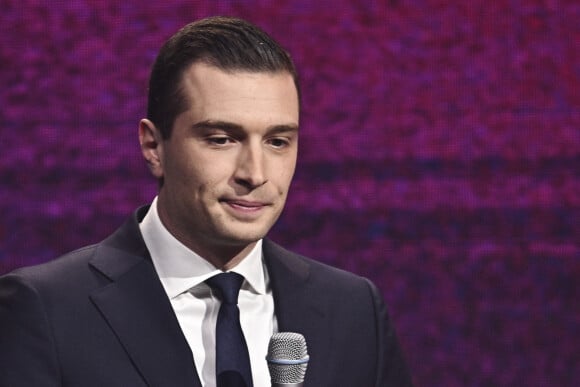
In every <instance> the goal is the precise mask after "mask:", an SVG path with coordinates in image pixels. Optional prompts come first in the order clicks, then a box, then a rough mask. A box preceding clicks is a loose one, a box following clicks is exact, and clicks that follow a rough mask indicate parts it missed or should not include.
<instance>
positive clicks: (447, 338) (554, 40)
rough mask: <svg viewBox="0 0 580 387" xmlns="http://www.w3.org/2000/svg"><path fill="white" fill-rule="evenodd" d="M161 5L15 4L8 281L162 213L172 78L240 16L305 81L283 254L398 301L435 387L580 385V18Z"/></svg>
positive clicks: (0, 92) (384, 4)
mask: <svg viewBox="0 0 580 387" xmlns="http://www.w3.org/2000/svg"><path fill="white" fill-rule="evenodd" d="M152 3H154V2H143V1H141V0H124V1H98V0H93V1H89V0H86V1H36V2H34V1H23V0H18V1H16V0H13V1H10V0H8V1H0V5H1V7H0V9H1V12H0V26H1V27H0V28H2V34H0V63H1V66H2V67H1V68H2V70H1V72H0V77H1V78H0V84H1V85H2V87H1V88H0V122H1V129H0V144H1V149H2V155H1V157H0V176H1V183H0V184H1V186H0V214H1V221H0V273H3V272H7V271H9V270H12V269H13V268H15V267H18V266H22V265H29V264H34V263H38V262H43V261H47V260H49V259H52V258H54V257H56V256H58V255H59V254H61V253H64V252H66V251H68V250H71V249H74V248H77V247H80V246H82V245H85V244H89V243H94V242H97V241H99V240H100V239H101V238H103V237H104V236H106V235H107V234H108V233H110V232H111V231H113V230H114V229H115V228H116V227H117V226H118V225H119V224H120V223H121V222H122V221H123V220H124V218H125V217H126V216H127V215H128V214H129V213H130V212H131V211H132V210H133V209H134V208H135V207H137V206H138V205H140V204H143V203H147V202H149V201H150V200H151V199H152V197H153V196H154V194H155V191H156V184H155V182H154V180H153V178H152V177H150V176H149V174H148V172H147V170H146V168H145V166H144V162H143V161H142V160H141V156H140V153H139V149H138V144H137V123H138V120H139V119H140V118H141V117H143V115H144V114H145V103H146V88H147V78H148V72H149V68H150V66H151V64H152V61H153V59H154V56H155V55H156V52H157V50H158V48H159V47H160V46H161V44H162V42H163V41H164V40H165V39H166V38H167V37H169V36H170V35H171V34H172V33H174V32H175V31H176V30H177V29H178V28H180V27H181V26H183V25H184V24H186V23H187V22H189V21H192V20H193V19H196V18H198V17H202V16H207V15H212V14H223V15H234V16H240V17H244V18H247V19H249V20H251V21H253V22H255V23H257V24H259V25H260V26H262V27H263V28H264V29H266V30H267V31H269V32H270V33H272V34H273V35H274V36H275V37H276V38H277V39H278V40H279V41H281V42H282V43H283V45H284V46H285V47H287V48H288V49H289V51H291V52H292V53H293V55H294V58H295V60H296V62H297V65H298V67H299V70H300V72H301V76H302V85H303V91H304V107H303V111H302V129H301V130H302V132H301V144H300V146H301V150H300V152H301V154H300V161H299V165H298V171H297V174H296V178H295V182H294V185H293V188H292V192H291V194H290V199H289V203H288V207H287V210H286V212H285V214H284V216H283V217H282V219H281V220H280V222H279V223H278V225H277V226H276V227H275V229H274V230H273V232H272V237H273V238H274V239H275V240H277V241H278V242H280V243H282V244H284V245H285V246H287V247H289V248H291V249H294V250H296V251H298V252H301V253H304V254H307V255H309V256H312V257H316V258H318V259H320V260H321V261H325V262H328V263H331V264H333V265H335V266H339V267H342V268H345V269H348V270H351V271H354V272H356V273H359V274H361V275H365V276H367V277H370V278H371V279H372V280H374V281H375V282H376V283H377V284H378V285H379V287H380V288H381V289H382V291H383V293H384V295H385V298H386V300H387V302H388V304H389V306H390V308H391V311H392V314H393V316H394V320H395V323H396V325H397V327H398V331H399V336H400V339H401V342H402V344H403V346H404V349H405V352H406V354H407V358H408V360H409V363H410V366H411V368H412V371H413V374H414V378H415V381H416V383H417V385H420V386H572V385H574V381H576V382H578V380H580V370H579V368H580V365H579V363H580V354H579V348H580V342H579V339H578V334H579V326H580V310H579V309H580V306H579V305H580V302H579V301H578V298H579V296H580V292H579V282H580V242H579V239H580V237H579V234H580V226H579V223H580V222H579V215H580V194H579V192H580V4H579V3H578V2H577V1H558V0H553V1H521V0H520V1H517V0H511V1H507V0H505V1H489V0H477V1H463V2H459V1H457V2H446V1H404V0H400V1H396V0H392V1H386V0H385V1H361V0H350V1H349V0H333V1H313V0H284V1H272V2H269V1H241V0H239V1H233V0H232V1H204V2H202V1H159V2H156V3H157V5H153V4H152ZM448 3H455V4H452V5H450V4H448ZM361 387H366V386H361Z"/></svg>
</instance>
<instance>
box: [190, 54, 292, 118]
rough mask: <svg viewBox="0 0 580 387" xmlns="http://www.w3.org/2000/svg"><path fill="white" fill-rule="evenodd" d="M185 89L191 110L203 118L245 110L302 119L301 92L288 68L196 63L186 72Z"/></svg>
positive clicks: (251, 112)
mask: <svg viewBox="0 0 580 387" xmlns="http://www.w3.org/2000/svg"><path fill="white" fill-rule="evenodd" d="M182 90H183V94H184V96H185V97H186V99H187V102H188V104H189V110H191V112H190V113H195V114H196V115H198V116H201V117H199V118H206V119H207V118H210V119H217V118H220V119H225V118H227V116H228V115H242V116H243V115H244V114H243V113H244V112H245V113H247V114H254V115H255V114H259V115H261V116H266V115H270V116H272V118H273V119H274V118H275V119H277V120H285V121H295V123H296V124H297V123H298V122H297V121H298V114H299V102H298V92H297V90H296V85H295V83H294V78H293V77H292V74H290V73H289V72H286V71H280V72H253V71H238V70H235V71H224V70H221V69H219V68H217V67H215V66H211V65H208V64H205V63H194V64H192V65H191V66H190V67H189V68H187V69H186V70H185V72H184V74H183V79H182ZM212 115H216V116H219V117H211V116H212ZM208 116H210V117H208Z"/></svg>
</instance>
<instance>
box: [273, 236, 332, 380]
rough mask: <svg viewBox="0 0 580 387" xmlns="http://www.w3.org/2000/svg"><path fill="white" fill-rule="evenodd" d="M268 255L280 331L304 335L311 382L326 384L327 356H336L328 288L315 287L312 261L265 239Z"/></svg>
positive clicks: (308, 374)
mask: <svg viewBox="0 0 580 387" xmlns="http://www.w3.org/2000/svg"><path fill="white" fill-rule="evenodd" d="M264 257H265V260H266V265H267V267H268V273H269V275H270V281H271V284H272V292H273V294H274V303H275V308H276V318H277V320H278V330H279V331H280V332H297V333H301V334H302V335H304V337H305V338H306V344H307V346H308V352H309V355H310V362H309V365H308V369H307V373H306V380H307V381H308V383H309V385H314V386H317V385H325V384H324V380H327V376H326V373H327V371H326V370H327V369H328V368H327V367H325V366H324V363H325V362H326V361H325V360H324V359H330V358H331V356H332V351H333V349H332V346H331V344H332V343H331V341H330V337H331V333H330V327H331V324H330V321H329V319H330V311H329V310H328V308H327V305H325V304H324V302H322V301H321V300H320V298H319V297H320V295H321V293H322V292H323V291H324V289H319V288H315V285H314V283H315V281H311V277H312V276H313V275H316V273H315V272H312V267H311V264H310V263H309V262H307V261H305V260H304V259H302V258H300V257H298V256H297V255H296V254H293V253H291V252H289V251H287V250H285V249H283V248H282V247H280V246H278V245H276V244H274V243H273V242H271V241H269V240H264Z"/></svg>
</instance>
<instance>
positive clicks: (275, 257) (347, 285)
mask: <svg viewBox="0 0 580 387" xmlns="http://www.w3.org/2000/svg"><path fill="white" fill-rule="evenodd" d="M264 255H265V256H266V260H267V262H268V268H269V270H273V271H275V272H276V274H275V275H277V276H280V277H281V276H285V277H288V276H289V277H295V278H300V279H302V280H304V281H305V282H306V283H308V284H309V286H314V287H317V288H321V289H326V290H328V292H325V293H332V294H334V295H347V294H348V295H349V298H350V299H352V297H353V296H354V295H356V294H359V295H362V296H366V297H368V296H369V295H370V296H371V297H372V298H378V299H379V301H380V299H381V298H382V297H381V296H380V292H379V290H378V289H377V287H376V286H375V285H374V284H373V283H372V282H371V281H370V280H369V279H367V278H365V277H362V276H359V275H357V274H354V273H352V272H349V271H346V270H343V269H339V268H337V267H334V266H331V265H328V264H325V263H323V262H320V261H317V260H315V259H313V258H310V257H306V256H304V255H301V254H297V253H294V252H292V251H289V250H287V249H285V248H284V247H281V246H280V245H278V244H276V243H275V242H272V241H271V240H268V239H265V240H264ZM330 290H332V292H330Z"/></svg>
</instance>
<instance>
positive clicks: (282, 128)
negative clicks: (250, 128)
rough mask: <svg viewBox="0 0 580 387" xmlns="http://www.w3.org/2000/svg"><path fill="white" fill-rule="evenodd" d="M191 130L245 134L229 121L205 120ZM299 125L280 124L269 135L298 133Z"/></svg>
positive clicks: (271, 127) (272, 128)
mask: <svg viewBox="0 0 580 387" xmlns="http://www.w3.org/2000/svg"><path fill="white" fill-rule="evenodd" d="M191 129H193V130H196V129H206V130H207V129H218V130H223V131H225V132H230V133H243V132H245V130H244V127H243V126H242V125H240V124H236V123H233V122H228V121H215V120H204V121H200V122H197V123H195V124H193V125H192V126H191ZM297 131H298V125H296V124H280V125H272V126H270V127H268V128H267V132H268V134H276V133H287V132H297Z"/></svg>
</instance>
